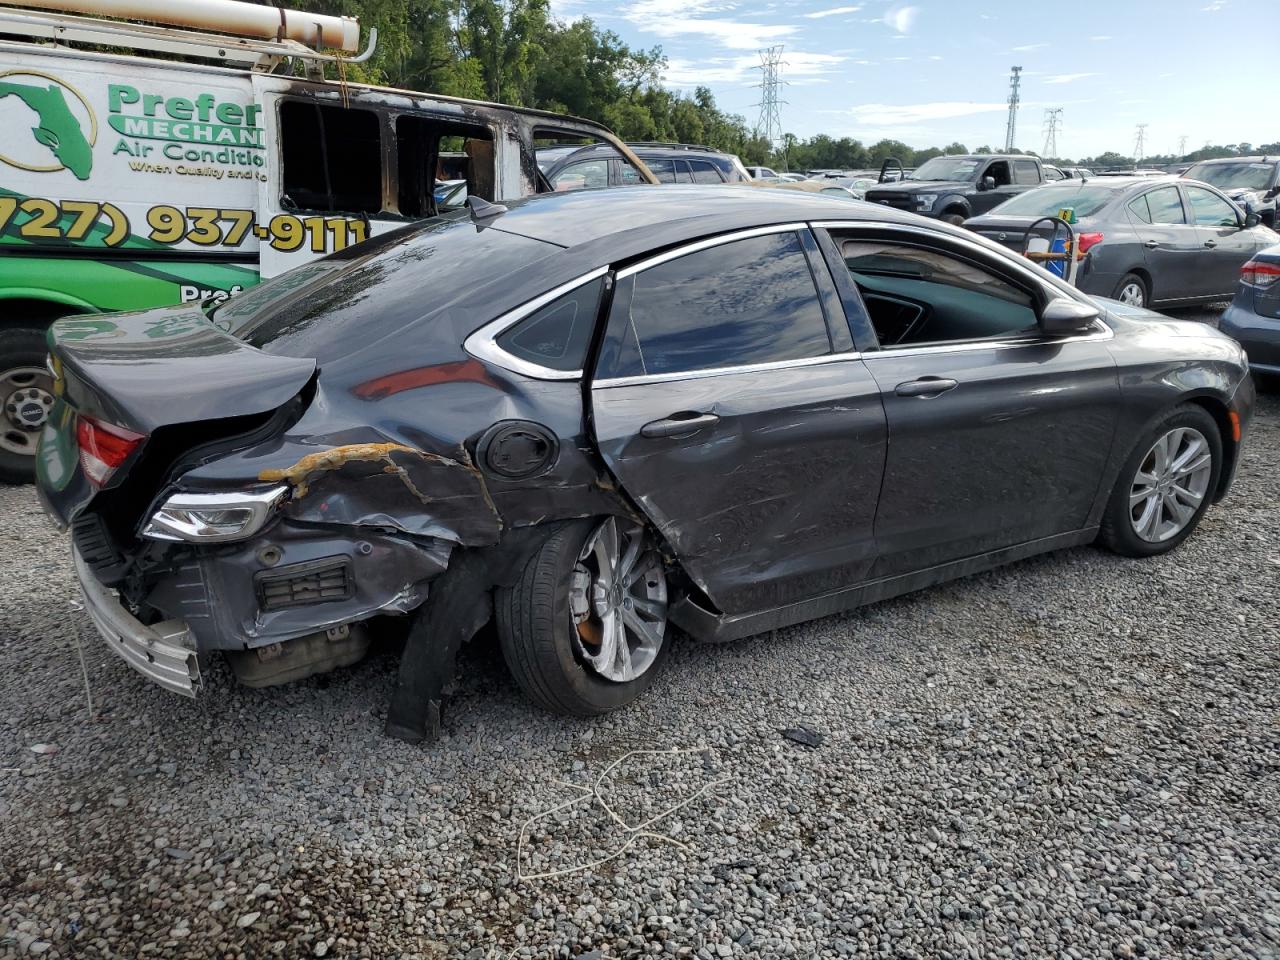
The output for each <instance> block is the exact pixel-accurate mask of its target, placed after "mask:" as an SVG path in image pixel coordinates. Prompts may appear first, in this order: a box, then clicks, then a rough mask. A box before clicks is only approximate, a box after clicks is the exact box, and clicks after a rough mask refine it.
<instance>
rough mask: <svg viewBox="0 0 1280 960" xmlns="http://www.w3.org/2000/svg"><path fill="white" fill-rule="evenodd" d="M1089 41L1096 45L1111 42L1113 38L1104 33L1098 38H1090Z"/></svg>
mask: <svg viewBox="0 0 1280 960" xmlns="http://www.w3.org/2000/svg"><path fill="white" fill-rule="evenodd" d="M1089 39H1090V40H1092V41H1093V42H1094V43H1101V42H1102V41H1103V40H1110V39H1112V38H1111V37H1109V36H1107V35H1106V34H1105V33H1103V34H1099V35H1098V36H1096V37H1090V38H1089Z"/></svg>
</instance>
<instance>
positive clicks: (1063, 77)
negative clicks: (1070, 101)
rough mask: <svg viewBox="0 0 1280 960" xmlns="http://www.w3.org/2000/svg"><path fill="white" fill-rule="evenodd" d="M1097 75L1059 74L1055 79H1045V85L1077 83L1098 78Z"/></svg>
mask: <svg viewBox="0 0 1280 960" xmlns="http://www.w3.org/2000/svg"><path fill="white" fill-rule="evenodd" d="M1096 76H1097V74H1096V73H1059V74H1058V75H1056V76H1053V77H1045V78H1044V82H1045V83H1075V82H1076V81H1077V80H1083V79H1084V78H1085V77H1096Z"/></svg>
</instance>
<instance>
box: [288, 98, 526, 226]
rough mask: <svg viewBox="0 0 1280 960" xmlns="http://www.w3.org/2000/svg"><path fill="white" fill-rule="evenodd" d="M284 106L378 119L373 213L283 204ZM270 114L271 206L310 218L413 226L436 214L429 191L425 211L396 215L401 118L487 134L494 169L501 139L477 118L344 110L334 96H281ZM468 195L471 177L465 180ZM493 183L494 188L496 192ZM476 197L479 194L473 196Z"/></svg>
mask: <svg viewBox="0 0 1280 960" xmlns="http://www.w3.org/2000/svg"><path fill="white" fill-rule="evenodd" d="M286 103H300V104H303V105H310V106H313V107H329V108H334V109H339V110H360V111H363V112H365V113H371V114H373V115H374V116H375V117H376V118H377V120H378V137H379V150H380V153H381V157H380V160H381V162H380V164H379V176H380V181H381V197H382V200H381V209H380V210H376V211H363V210H350V209H323V208H320V207H310V206H301V205H294V204H293V203H292V202H288V203H286V202H285V196H286V195H287V191H286V189H285V159H284V122H283V119H282V116H281V108H282V107H283V106H284V105H285V104H286ZM272 110H273V114H274V119H275V124H276V132H277V138H278V139H279V140H280V147H279V151H278V156H279V164H278V169H279V183H278V184H277V186H278V189H277V190H276V191H275V196H274V198H273V199H274V203H275V204H276V206H277V208H278V209H279V210H281V211H284V212H288V213H293V214H300V215H311V216H330V217H348V218H351V219H378V220H388V221H403V222H405V223H414V222H417V221H419V220H425V219H427V218H429V217H433V216H436V215H438V213H439V211H438V210H437V209H436V202H435V191H434V190H431V191H428V192H429V194H430V195H429V196H428V197H427V198H426V201H427V205H428V209H427V210H426V211H425V212H423V213H420V214H405V213H401V212H400V137H399V134H398V133H397V130H396V125H397V123H398V122H399V120H400V118H401V117H407V118H410V119H415V120H421V121H423V122H427V123H430V122H432V121H434V122H436V123H439V124H441V125H442V126H445V127H450V126H452V127H457V128H471V129H473V130H476V131H480V130H483V131H486V132H487V133H488V135H489V142H491V143H492V144H493V147H494V155H495V168H497V167H498V166H499V164H497V162H496V160H497V151H498V150H499V149H501V148H500V146H499V144H500V142H501V140H502V137H501V136H500V132H501V131H500V130H499V129H497V128H496V127H495V126H494V125H493V124H492V123H489V122H485V121H484V120H482V119H480V118H472V119H470V120H469V121H468V122H465V123H462V122H459V120H458V118H457V117H456V116H454V115H452V114H448V113H444V112H441V111H437V110H432V109H430V107H428V106H423V107H420V108H418V109H414V108H412V107H409V108H406V107H403V106H391V105H385V104H370V103H363V102H356V103H352V104H351V105H350V106H346V107H344V106H343V104H342V100H341V99H340V98H339V97H338V96H337V95H334V96H332V97H330V96H312V97H304V96H291V95H281V96H276V97H275V98H274V103H273V104H272ZM460 135H462V134H459V133H444V134H442V135H441V138H443V137H446V136H460ZM438 154H439V140H437V143H436V150H435V153H433V154H432V155H433V156H438ZM467 180H468V193H469V194H470V192H471V191H470V187H471V184H472V182H473V181H472V178H471V177H468V178H467ZM496 186H497V185H496V184H495V189H496ZM477 195H480V194H477Z"/></svg>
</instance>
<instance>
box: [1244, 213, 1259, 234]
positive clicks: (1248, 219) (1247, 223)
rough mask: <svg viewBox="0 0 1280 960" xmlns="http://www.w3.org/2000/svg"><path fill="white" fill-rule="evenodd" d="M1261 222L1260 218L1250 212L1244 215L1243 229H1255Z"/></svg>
mask: <svg viewBox="0 0 1280 960" xmlns="http://www.w3.org/2000/svg"><path fill="white" fill-rule="evenodd" d="M1261 222H1262V218H1261V217H1260V216H1258V215H1257V214H1256V213H1254V212H1253V211H1252V210H1250V211H1249V212H1248V213H1246V214H1245V215H1244V228H1245V229H1246V230H1248V229H1249V228H1250V227H1256V226H1257V225H1258V224H1260V223H1261Z"/></svg>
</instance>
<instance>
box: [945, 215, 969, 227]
mask: <svg viewBox="0 0 1280 960" xmlns="http://www.w3.org/2000/svg"><path fill="white" fill-rule="evenodd" d="M939 219H940V220H941V221H942V222H943V223H949V224H951V225H952V226H953V227H962V226H964V221H965V217H964V214H961V213H944V214H943V215H942V216H941V217H939Z"/></svg>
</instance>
